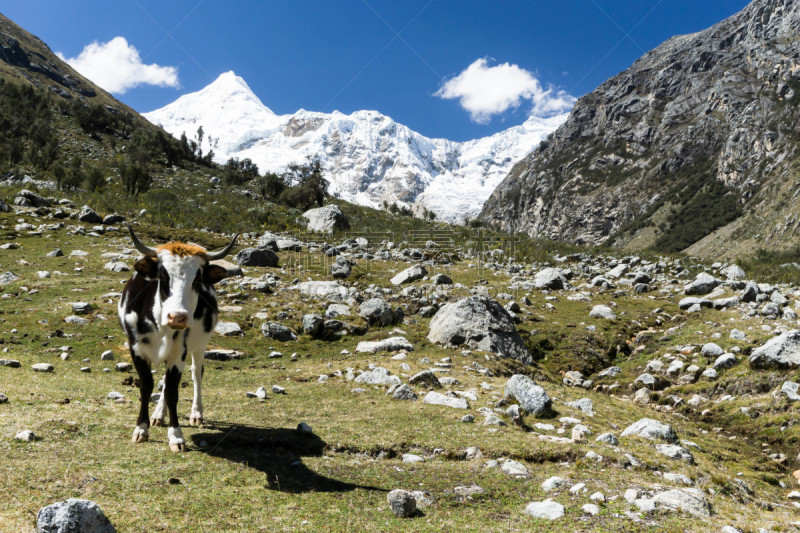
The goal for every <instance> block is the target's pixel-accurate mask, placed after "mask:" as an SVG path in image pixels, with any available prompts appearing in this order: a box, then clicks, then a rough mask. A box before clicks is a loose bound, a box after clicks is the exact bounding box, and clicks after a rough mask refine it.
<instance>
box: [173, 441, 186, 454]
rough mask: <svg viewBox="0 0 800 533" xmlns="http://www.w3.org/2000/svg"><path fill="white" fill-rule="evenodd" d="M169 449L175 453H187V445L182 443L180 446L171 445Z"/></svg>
mask: <svg viewBox="0 0 800 533" xmlns="http://www.w3.org/2000/svg"><path fill="white" fill-rule="evenodd" d="M169 449H170V451H172V452H175V453H182V452H185V451H186V444H184V443H182V442H181V443H178V444H170V445H169Z"/></svg>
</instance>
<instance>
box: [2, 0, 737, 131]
mask: <svg viewBox="0 0 800 533" xmlns="http://www.w3.org/2000/svg"><path fill="white" fill-rule="evenodd" d="M747 3H748V2H746V1H744V0H707V1H702V2H698V1H697V0H660V1H659V0H655V1H642V0H554V1H550V2H541V1H525V2H523V1H503V0H492V1H489V0H485V1H473V0H458V1H451V0H349V1H343V0H324V1H323V0H315V1H311V0H280V1H278V0H252V1H238V0H228V1H224V2H223V1H219V0H194V1H183V0H169V1H164V0H157V1H153V0H113V1H110V2H109V1H108V0H106V1H103V2H100V1H94V0H74V1H69V2H64V1H61V2H55V1H43V0H24V1H21V0H13V1H8V0H0V12H2V13H3V14H4V15H6V16H7V17H9V18H10V19H11V20H13V21H14V22H16V23H17V24H19V25H21V26H22V27H23V28H25V29H26V30H28V31H30V32H31V33H33V34H35V35H37V36H38V37H40V38H41V39H42V40H43V41H44V42H45V43H47V44H48V45H49V46H50V48H51V49H52V50H53V51H55V52H58V53H61V54H63V56H64V57H66V58H79V57H80V55H81V53H82V52H83V51H84V48H85V47H86V46H87V45H90V44H91V43H93V42H96V43H97V45H98V46H97V47H95V49H94V51H95V54H89V55H88V56H85V61H84V64H87V65H89V68H94V69H95V70H96V71H98V72H101V73H102V75H103V76H106V78H107V81H106V82H105V83H108V84H111V85H112V86H113V87H114V88H115V91H114V94H115V96H117V97H118V98H119V99H120V100H122V101H124V102H125V103H127V104H128V105H130V106H131V107H133V108H134V109H136V110H137V111H141V112H145V111H152V110H153V109H156V108H159V107H162V106H164V105H166V104H168V103H170V102H172V101H173V100H175V99H176V98H177V97H178V96H180V95H181V94H184V93H186V92H193V91H197V90H199V89H201V88H202V87H204V86H206V85H208V84H209V83H211V82H212V81H213V80H214V79H215V78H216V77H217V76H218V75H219V74H221V73H222V72H226V71H228V70H233V71H235V72H236V73H237V74H238V75H239V76H242V77H243V78H244V79H245V80H246V81H247V83H248V84H249V85H250V87H251V88H252V89H253V91H254V92H255V93H256V94H257V95H258V96H259V98H261V100H262V102H264V104H265V105H267V106H268V107H270V108H271V109H272V110H273V111H275V112H276V113H279V114H284V113H293V112H295V111H297V110H298V109H301V108H303V109H308V110H313V111H324V112H330V111H333V110H339V111H342V112H345V113H350V112H353V111H356V110H359V109H376V110H378V111H380V112H381V113H384V114H386V115H389V116H391V117H392V118H394V119H395V120H397V121H398V122H400V123H403V124H405V125H407V126H409V127H411V128H412V129H414V130H416V131H418V132H420V133H422V134H423V135H426V136H428V137H445V138H449V139H452V140H458V141H462V140H468V139H474V138H477V137H483V136H486V135H490V134H492V133H495V132H497V131H500V130H503V129H506V128H508V127H510V126H513V125H516V124H520V123H522V122H523V121H524V120H525V119H526V118H527V117H528V116H529V115H530V114H531V113H538V114H548V113H554V112H556V111H558V110H561V109H566V108H568V107H569V104H570V103H571V102H572V101H573V98H575V97H580V96H581V95H583V94H585V93H587V92H590V91H592V90H593V89H594V88H596V87H597V86H598V85H599V84H600V83H602V82H603V81H604V80H606V79H607V78H609V77H611V76H613V75H614V74H617V73H618V72H620V71H622V70H624V69H625V68H627V67H628V66H629V65H630V64H631V63H632V62H633V61H634V60H636V59H637V58H638V57H639V56H641V55H642V54H643V53H644V52H646V51H648V50H650V49H652V48H654V47H656V46H657V45H658V44H660V43H661V42H663V41H664V40H666V39H667V38H669V37H670V36H672V35H675V34H681V33H689V32H694V31H699V30H701V29H704V28H706V27H708V26H710V25H712V24H714V23H716V22H718V21H720V20H722V19H723V18H725V17H727V16H730V15H732V14H733V13H735V12H737V11H739V10H740V9H742V8H743V7H744V6H745V5H746V4H747ZM117 37H122V38H124V39H125V40H124V41H122V40H120V39H117V40H114V39H115V38H117ZM108 43H112V45H109V44H108ZM112 52H115V54H113V53H112ZM136 52H138V59H139V60H140V62H141V64H137V62H136V57H135V53H136ZM126 54H127V55H126ZM131 54H134V55H133V56H132V55H131ZM110 57H113V58H115V59H114V60H113V61H111V60H110V59H109V58H110ZM120 58H122V59H120ZM109 61H111V62H112V63H113V64H108V63H109ZM103 62H105V63H103ZM118 68H119V69H121V70H120V71H119V72H117V70H116V69H118ZM132 80H137V81H142V80H146V81H147V82H149V83H147V84H141V85H138V86H135V87H129V86H130V84H131V82H132ZM159 84H160V85H159ZM101 85H102V84H101Z"/></svg>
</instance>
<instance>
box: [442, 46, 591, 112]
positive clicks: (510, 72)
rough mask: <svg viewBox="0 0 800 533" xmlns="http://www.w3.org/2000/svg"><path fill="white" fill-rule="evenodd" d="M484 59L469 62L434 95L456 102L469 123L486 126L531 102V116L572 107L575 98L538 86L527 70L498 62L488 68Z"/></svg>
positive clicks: (563, 92) (559, 91) (539, 84)
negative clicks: (466, 112) (468, 117)
mask: <svg viewBox="0 0 800 533" xmlns="http://www.w3.org/2000/svg"><path fill="white" fill-rule="evenodd" d="M488 63H489V62H488V60H487V59H486V58H481V59H478V60H476V61H475V62H473V63H472V64H471V65H470V66H469V67H467V68H466V70H464V71H463V72H462V73H461V74H459V75H457V76H455V77H453V78H450V79H449V80H447V81H446V82H445V83H444V84H443V85H442V87H441V88H440V89H439V90H438V91H436V92H435V93H434V96H438V97H440V98H445V99H456V98H457V99H458V100H459V103H460V104H461V107H463V108H464V109H465V110H466V111H468V112H469V114H470V117H471V118H472V120H473V121H475V122H477V123H479V124H486V123H488V122H489V120H491V118H492V116H493V115H497V114H499V113H503V112H504V111H506V110H508V109H511V108H514V109H516V108H518V107H519V106H520V105H521V104H522V102H523V101H529V102H530V103H531V114H532V115H536V116H549V115H554V114H557V113H563V112H565V111H568V110H570V109H571V108H572V106H573V105H574V104H575V100H576V99H575V97H574V96H572V95H570V94H568V93H566V92H565V91H562V90H556V89H554V88H553V87H548V88H547V89H545V88H543V87H542V84H541V83H539V80H537V79H536V77H535V76H534V75H533V74H532V73H530V72H528V71H527V70H525V69H523V68H520V67H518V66H517V65H511V64H509V63H502V64H500V65H495V66H489V64H488Z"/></svg>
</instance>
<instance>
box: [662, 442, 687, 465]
mask: <svg viewBox="0 0 800 533" xmlns="http://www.w3.org/2000/svg"><path fill="white" fill-rule="evenodd" d="M656 451H657V452H658V453H660V454H662V455H666V456H667V457H669V458H670V459H675V460H677V461H683V462H684V463H688V464H690V465H693V464H694V456H693V455H692V453H691V452H690V451H689V450H687V449H686V448H683V447H682V446H678V445H677V444H656Z"/></svg>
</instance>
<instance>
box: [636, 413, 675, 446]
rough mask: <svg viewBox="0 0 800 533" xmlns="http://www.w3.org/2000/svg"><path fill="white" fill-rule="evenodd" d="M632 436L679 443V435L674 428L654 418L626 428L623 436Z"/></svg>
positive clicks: (645, 419)
mask: <svg viewBox="0 0 800 533" xmlns="http://www.w3.org/2000/svg"><path fill="white" fill-rule="evenodd" d="M630 435H638V436H640V437H644V438H646V439H650V440H663V441H666V442H670V443H675V442H678V435H677V434H676V433H675V430H674V429H673V428H672V426H670V425H668V424H664V423H663V422H659V421H658V420H653V419H652V418H642V419H640V420H638V421H637V422H634V423H633V424H631V425H630V426H628V427H627V428H625V430H624V431H623V432H622V436H623V437H628V436H630Z"/></svg>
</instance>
